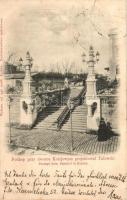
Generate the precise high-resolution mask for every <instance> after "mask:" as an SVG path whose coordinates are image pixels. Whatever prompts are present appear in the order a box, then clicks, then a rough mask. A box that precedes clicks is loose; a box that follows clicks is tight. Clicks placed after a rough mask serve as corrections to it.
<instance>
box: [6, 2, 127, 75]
mask: <svg viewBox="0 0 127 200" xmlns="http://www.w3.org/2000/svg"><path fill="white" fill-rule="evenodd" d="M7 2H8V3H7V5H6V6H7V7H8V8H9V7H12V8H13V9H10V10H9V12H7V16H6V19H5V21H4V28H5V46H6V49H5V52H6V53H5V59H6V58H7V57H8V55H9V54H11V53H13V54H14V56H13V57H12V60H14V61H17V60H18V59H19V57H22V58H23V59H25V54H26V52H27V51H29V52H30V54H31V56H32V57H33V70H38V71H43V70H46V71H48V70H57V69H56V68H57V67H56V66H60V68H61V70H63V68H64V65H66V64H67V63H68V64H71V63H75V65H74V67H72V71H76V72H80V71H81V70H82V71H83V72H85V71H87V63H83V62H82V57H81V55H82V53H83V52H84V53H85V54H86V55H87V58H86V60H88V54H89V46H90V45H92V46H93V47H94V49H95V52H96V51H99V53H100V61H99V63H98V64H97V65H96V71H97V72H98V73H104V68H105V67H108V66H109V59H110V51H109V50H110V40H109V37H108V34H109V32H110V30H111V29H114V28H117V31H118V33H119V35H120V37H123V36H124V35H125V30H124V25H123V23H124V14H125V13H124V10H123V4H122V2H123V1H122V0H110V1H109V0H107V1H102V0H89V1H87V0H84V1H82V0H79V1H77V2H76V1H74V0H70V1H66V0H64V1H59V2H58V1H49V2H50V3H46V1H39V0H37V1H34V0H33V1H31V3H30V1H22V2H24V3H21V1H20V3H19V1H17V4H15V2H16V1H14V2H13V1H12V2H13V3H12V2H11V3H10V2H9V1H7ZM56 2H57V3H56ZM104 2H107V3H104ZM116 2H117V3H116Z"/></svg>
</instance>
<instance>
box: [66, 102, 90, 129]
mask: <svg viewBox="0 0 127 200" xmlns="http://www.w3.org/2000/svg"><path fill="white" fill-rule="evenodd" d="M86 128H87V105H86V104H82V105H79V106H77V107H76V108H75V109H74V110H73V111H72V131H76V132H86ZM62 130H64V131H71V117H70V116H69V117H68V119H67V121H66V122H65V123H64V124H63V126H62Z"/></svg>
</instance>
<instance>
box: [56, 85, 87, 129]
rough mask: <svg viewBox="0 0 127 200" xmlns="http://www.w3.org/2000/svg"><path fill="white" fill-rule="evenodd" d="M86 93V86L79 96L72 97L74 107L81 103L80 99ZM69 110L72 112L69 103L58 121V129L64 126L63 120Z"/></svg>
mask: <svg viewBox="0 0 127 200" xmlns="http://www.w3.org/2000/svg"><path fill="white" fill-rule="evenodd" d="M85 93H86V88H83V89H82V90H81V92H80V94H79V95H78V96H76V97H73V98H71V99H70V101H72V102H73V105H74V107H73V109H74V108H75V107H76V106H78V105H79V104H80V100H81V98H82V97H83V96H84V95H85ZM77 101H78V102H77ZM69 112H70V109H69V107H68V105H66V106H65V108H64V109H63V111H62V113H61V114H60V115H59V117H58V118H57V121H56V123H57V129H58V130H59V129H60V128H61V126H62V124H63V122H64V121H65V119H66V117H67V115H68V113H69Z"/></svg>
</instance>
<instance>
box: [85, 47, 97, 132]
mask: <svg viewBox="0 0 127 200" xmlns="http://www.w3.org/2000/svg"><path fill="white" fill-rule="evenodd" d="M94 57H95V55H94V50H93V47H90V50H89V61H88V75H87V80H86V104H87V108H88V113H87V130H97V129H98V120H99V118H100V99H99V98H98V97H97V91H96V78H95V70H94V65H95V62H96V61H95V60H94ZM95 103H96V104H97V108H96V110H95V112H94V114H92V106H93V104H95Z"/></svg>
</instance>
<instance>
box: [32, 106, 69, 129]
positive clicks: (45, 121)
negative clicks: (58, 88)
mask: <svg viewBox="0 0 127 200" xmlns="http://www.w3.org/2000/svg"><path fill="white" fill-rule="evenodd" d="M64 108H65V106H61V107H60V108H58V107H48V108H46V109H45V110H43V111H42V112H40V114H39V115H38V119H37V124H36V125H35V127H34V129H54V126H53V124H54V122H55V121H56V120H57V118H58V117H59V115H60V114H61V112H62V111H63V109H64Z"/></svg>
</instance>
